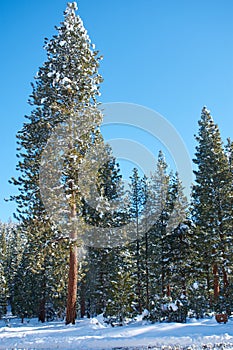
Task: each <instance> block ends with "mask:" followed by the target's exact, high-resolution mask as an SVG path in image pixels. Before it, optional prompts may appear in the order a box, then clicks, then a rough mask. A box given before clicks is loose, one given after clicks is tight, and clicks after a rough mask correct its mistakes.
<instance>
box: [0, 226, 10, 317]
mask: <svg viewBox="0 0 233 350" xmlns="http://www.w3.org/2000/svg"><path fill="white" fill-rule="evenodd" d="M6 254H7V244H6V232H5V225H3V224H1V226H0V319H1V318H2V316H3V315H5V313H6V307H7V298H8V285H7V276H6V260H7V258H6Z"/></svg>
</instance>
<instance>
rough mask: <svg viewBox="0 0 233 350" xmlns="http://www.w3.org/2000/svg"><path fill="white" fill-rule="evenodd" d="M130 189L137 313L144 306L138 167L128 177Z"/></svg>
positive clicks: (141, 194)
mask: <svg viewBox="0 0 233 350" xmlns="http://www.w3.org/2000/svg"><path fill="white" fill-rule="evenodd" d="M130 180H131V182H130V190H129V201H130V217H131V223H132V225H131V226H130V230H131V232H130V235H131V238H132V242H131V243H130V250H131V254H132V258H133V261H134V264H135V268H134V271H135V275H136V276H137V277H136V280H137V282H136V286H135V287H136V300H135V301H136V303H137V311H138V313H140V314H141V313H142V310H143V308H144V307H145V300H144V298H143V277H142V276H143V266H142V259H143V255H142V236H143V233H144V232H143V229H142V225H141V221H142V216H141V215H142V213H143V209H144V204H145V192H144V187H143V184H142V179H140V177H139V174H138V169H137V168H134V169H133V174H132V176H131V177H130Z"/></svg>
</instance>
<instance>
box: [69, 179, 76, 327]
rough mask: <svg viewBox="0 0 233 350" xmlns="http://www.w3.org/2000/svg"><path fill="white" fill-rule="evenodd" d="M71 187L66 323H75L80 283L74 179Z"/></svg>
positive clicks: (70, 184)
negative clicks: (78, 285)
mask: <svg viewBox="0 0 233 350" xmlns="http://www.w3.org/2000/svg"><path fill="white" fill-rule="evenodd" d="M69 187H70V190H71V195H72V196H71V202H70V219H71V223H72V226H71V232H70V239H71V244H70V261H69V277H68V279H69V280H68V296H67V307H66V324H70V323H72V324H75V319H76V302H77V284H78V248H77V245H76V244H77V242H76V241H77V228H76V223H75V219H76V217H77V207H76V196H75V190H74V185H73V181H70V183H69Z"/></svg>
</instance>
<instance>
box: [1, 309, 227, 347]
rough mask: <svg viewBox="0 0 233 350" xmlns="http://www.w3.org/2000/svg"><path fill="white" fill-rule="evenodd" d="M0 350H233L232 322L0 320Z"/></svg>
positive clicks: (212, 320)
mask: <svg viewBox="0 0 233 350" xmlns="http://www.w3.org/2000/svg"><path fill="white" fill-rule="evenodd" d="M0 349H1V350H3V349H4V350H6V349H11V350H12V349H17V350H18V349H20V350H23V349H30V350H33V349H63V350H66V349H78V350H79V349H80V350H105V349H114V350H120V349H122V350H123V349H124V350H139V349H140V350H142V349H143V350H145V349H163V350H173V349H174V350H175V349H176V350H181V349H186V350H189V349H233V319H230V320H229V322H228V323H227V324H218V323H217V322H216V321H215V319H214V318H210V319H203V320H194V319H190V320H188V322H187V323H185V324H181V323H155V324H150V323H148V322H144V321H142V320H140V319H138V320H137V321H135V322H133V323H131V324H128V325H126V326H121V327H120V326H119V327H112V326H110V325H106V324H104V323H103V321H102V317H101V316H99V317H97V318H92V319H80V320H77V322H76V325H69V326H65V324H64V321H63V322H61V321H53V322H47V323H44V324H42V323H39V322H38V321H37V320H36V319H31V320H26V321H25V323H23V324H22V323H21V321H20V320H19V319H11V320H10V324H9V325H6V323H5V321H4V320H1V321H0Z"/></svg>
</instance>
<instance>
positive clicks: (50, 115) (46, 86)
mask: <svg viewBox="0 0 233 350" xmlns="http://www.w3.org/2000/svg"><path fill="white" fill-rule="evenodd" d="M76 10H77V5H76V3H68V6H67V9H66V11H65V14H64V16H65V19H64V21H63V22H62V23H61V25H60V27H57V28H56V29H57V34H56V35H54V36H53V38H52V39H51V40H48V39H46V42H45V49H46V51H47V61H46V62H45V63H44V65H43V66H42V67H40V68H39V71H38V73H37V76H36V77H35V83H33V84H32V88H33V91H32V95H31V99H30V104H31V106H32V107H33V109H32V112H31V114H30V115H29V116H27V119H28V121H27V122H26V123H24V126H23V128H22V130H21V131H20V132H19V133H18V135H17V137H18V145H19V146H18V151H19V154H18V156H19V158H20V160H19V163H18V167H17V169H18V170H19V171H20V172H21V176H19V178H18V179H12V182H13V183H14V184H15V185H17V186H18V188H19V195H16V196H14V197H13V199H14V200H16V202H17V204H18V217H19V218H20V219H21V221H22V222H23V226H24V228H25V232H27V231H29V232H32V229H31V228H30V226H31V225H34V223H35V222H38V221H39V222H40V226H39V228H37V226H34V236H32V235H31V234H30V235H29V238H30V239H32V240H34V241H35V244H36V242H38V241H40V245H41V244H42V242H43V244H44V245H45V246H46V249H41V253H39V254H38V259H39V258H40V259H41V263H38V265H37V266H38V271H37V272H38V275H41V287H40V289H41V293H40V294H41V296H40V299H41V301H42V302H43V303H44V301H43V300H44V291H43V290H42V289H44V287H43V285H44V278H43V271H44V270H47V266H46V264H45V262H46V261H48V259H47V258H46V257H45V256H43V257H42V254H48V255H51V251H52V250H53V249H54V248H53V245H52V244H50V245H48V244H47V241H48V242H50V243H51V242H54V241H55V240H56V238H57V232H55V231H54V230H53V227H52V226H51V224H50V222H49V217H48V214H47V213H46V211H45V208H44V205H43V202H42V199H41V195H40V187H39V176H40V165H41V156H42V153H43V150H44V149H45V146H46V144H47V141H48V140H49V138H50V136H51V135H52V133H53V131H54V128H55V127H56V126H57V125H58V124H61V123H65V124H66V125H68V126H66V127H68V128H70V130H71V134H75V128H76V127H77V123H78V122H79V124H80V123H81V122H82V128H83V129H82V130H83V133H82V135H81V136H80V137H79V139H74V140H71V143H70V144H69V154H68V155H67V161H64V164H65V166H66V168H65V171H64V177H63V182H64V187H65V189H66V191H67V195H68V196H69V198H70V200H69V216H70V219H71V220H73V219H75V217H76V215H77V212H79V209H78V207H77V206H79V205H80V203H81V198H80V194H79V193H77V183H76V180H77V175H76V171H77V169H74V168H75V166H76V165H78V164H79V163H80V162H81V159H82V158H84V156H85V152H86V150H87V149H88V148H89V147H90V146H91V145H92V144H93V140H94V139H95V137H96V135H97V134H98V131H97V127H98V126H99V125H100V123H101V120H102V115H101V113H100V112H99V111H98V109H97V102H96V96H98V95H99V83H100V82H101V80H102V78H101V76H100V75H99V74H98V72H97V70H98V67H99V59H100V58H99V57H98V52H97V51H95V50H94V49H93V47H92V46H91V44H90V39H89V37H88V35H87V32H86V30H85V28H84V26H83V22H82V20H81V19H80V17H79V16H76V14H75V11H76ZM77 118H81V119H82V121H81V120H77ZM55 156H56V155H54V157H55ZM74 159H76V162H75V164H73V162H72V160H74ZM77 235H78V233H77V228H72V230H71V232H70V238H71V240H70V243H69V250H70V260H69V266H70V269H69V283H68V301H67V316H66V323H67V324H68V323H75V316H76V294H77V267H78V264H77V245H76V243H75V242H76V240H77ZM31 244H32V242H31ZM32 245H33V246H34V244H32ZM48 247H50V249H48ZM42 248H43V247H42Z"/></svg>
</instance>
